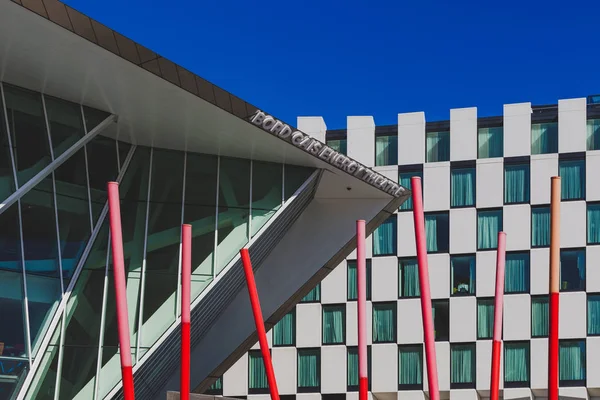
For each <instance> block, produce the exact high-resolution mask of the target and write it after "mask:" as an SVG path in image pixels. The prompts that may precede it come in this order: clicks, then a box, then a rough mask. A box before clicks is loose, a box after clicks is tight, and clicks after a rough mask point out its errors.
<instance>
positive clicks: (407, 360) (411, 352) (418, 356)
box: [398, 344, 423, 390]
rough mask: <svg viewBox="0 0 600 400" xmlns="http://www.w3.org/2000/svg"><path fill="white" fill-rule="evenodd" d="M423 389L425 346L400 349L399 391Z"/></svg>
mask: <svg viewBox="0 0 600 400" xmlns="http://www.w3.org/2000/svg"><path fill="white" fill-rule="evenodd" d="M422 388H423V345H421V344H418V345H408V346H400V347H398V389H399V390H401V389H404V390H421V389H422Z"/></svg>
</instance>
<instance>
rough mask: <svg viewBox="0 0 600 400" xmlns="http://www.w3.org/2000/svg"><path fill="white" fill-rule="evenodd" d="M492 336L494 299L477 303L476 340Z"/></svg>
mask: <svg viewBox="0 0 600 400" xmlns="http://www.w3.org/2000/svg"><path fill="white" fill-rule="evenodd" d="M492 336H494V299H482V300H478V301H477V339H491V338H492Z"/></svg>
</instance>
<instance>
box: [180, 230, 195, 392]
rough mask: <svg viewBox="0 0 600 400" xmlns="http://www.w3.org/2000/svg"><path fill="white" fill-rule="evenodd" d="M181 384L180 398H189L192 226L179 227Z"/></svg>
mask: <svg viewBox="0 0 600 400" xmlns="http://www.w3.org/2000/svg"><path fill="white" fill-rule="evenodd" d="M181 238H182V239H181V377H180V379H181V383H180V385H179V386H180V390H179V391H180V398H181V400H189V398H190V351H191V349H190V304H191V294H190V292H191V290H192V226H191V225H189V224H183V225H182V226H181Z"/></svg>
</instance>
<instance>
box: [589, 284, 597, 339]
mask: <svg viewBox="0 0 600 400" xmlns="http://www.w3.org/2000/svg"><path fill="white" fill-rule="evenodd" d="M587 334H588V335H590V336H597V335H600V294H588V298H587Z"/></svg>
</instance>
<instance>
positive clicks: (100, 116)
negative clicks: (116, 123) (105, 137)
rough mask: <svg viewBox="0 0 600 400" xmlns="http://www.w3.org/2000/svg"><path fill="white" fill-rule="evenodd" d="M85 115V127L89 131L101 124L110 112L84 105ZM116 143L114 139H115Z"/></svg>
mask: <svg viewBox="0 0 600 400" xmlns="http://www.w3.org/2000/svg"><path fill="white" fill-rule="evenodd" d="M83 115H84V118H85V128H86V129H87V131H88V133H89V132H91V131H92V129H94V128H95V127H96V126H98V125H99V124H100V122H102V121H104V120H105V119H106V118H108V116H109V115H110V113H107V112H105V111H100V110H97V109H95V108H91V107H87V106H83ZM113 143H114V141H113Z"/></svg>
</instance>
